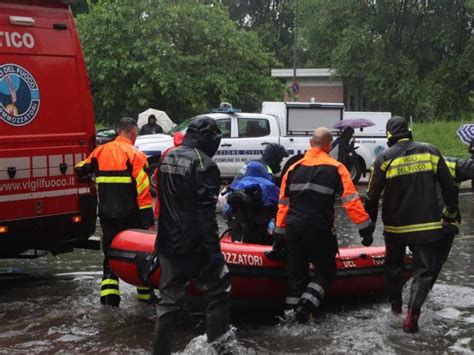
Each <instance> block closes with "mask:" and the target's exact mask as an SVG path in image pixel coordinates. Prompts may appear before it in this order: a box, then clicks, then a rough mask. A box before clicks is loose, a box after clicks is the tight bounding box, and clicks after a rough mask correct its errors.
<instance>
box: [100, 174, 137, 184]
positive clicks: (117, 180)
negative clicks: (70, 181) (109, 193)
mask: <svg viewBox="0 0 474 355" xmlns="http://www.w3.org/2000/svg"><path fill="white" fill-rule="evenodd" d="M95 181H96V182H97V183H98V184H131V183H132V177H131V176H98V177H97V178H96V179H95Z"/></svg>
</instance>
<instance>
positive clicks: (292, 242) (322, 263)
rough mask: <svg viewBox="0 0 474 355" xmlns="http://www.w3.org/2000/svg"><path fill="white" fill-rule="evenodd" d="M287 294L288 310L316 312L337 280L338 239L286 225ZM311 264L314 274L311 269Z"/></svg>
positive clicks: (312, 230) (320, 232)
mask: <svg viewBox="0 0 474 355" xmlns="http://www.w3.org/2000/svg"><path fill="white" fill-rule="evenodd" d="M285 239H286V243H287V258H288V273H289V275H288V295H287V297H286V301H285V303H286V308H287V309H293V308H296V307H297V306H298V305H303V306H304V307H308V306H309V309H310V310H311V312H314V311H316V309H317V308H318V307H319V305H320V303H321V301H322V300H323V298H324V295H325V293H326V292H327V289H328V288H329V286H330V284H331V282H332V281H333V280H334V278H335V277H336V259H335V258H336V254H337V251H338V246H337V239H336V236H335V235H334V234H333V233H332V232H331V231H322V230H318V229H316V228H314V227H313V226H289V225H287V226H286V233H285ZM309 263H311V264H312V265H313V266H314V271H313V270H311V273H310V266H309Z"/></svg>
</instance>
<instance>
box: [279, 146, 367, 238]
mask: <svg viewBox="0 0 474 355" xmlns="http://www.w3.org/2000/svg"><path fill="white" fill-rule="evenodd" d="M336 195H340V196H341V200H342V205H343V206H344V208H345V209H346V211H347V214H348V215H349V217H350V219H351V220H352V222H354V223H355V224H356V225H357V227H358V229H359V230H361V229H363V228H365V227H367V226H369V224H370V222H371V221H370V218H369V215H368V214H367V213H366V212H365V209H364V206H363V205H362V202H361V200H360V197H359V194H358V193H357V189H356V188H355V186H354V184H353V182H352V180H351V177H350V174H349V172H348V171H347V169H346V167H345V166H344V165H343V164H342V163H340V162H338V161H337V160H335V159H333V158H331V157H330V156H329V155H328V154H327V153H326V152H325V151H323V150H322V149H320V148H312V149H310V150H309V151H307V152H306V154H305V155H304V157H303V158H302V159H301V160H299V161H298V162H296V163H295V164H293V165H292V166H291V167H290V168H289V169H288V171H287V172H286V174H285V175H284V176H283V180H282V183H281V188H280V198H279V201H278V213H277V219H276V229H275V232H276V233H280V234H283V233H284V232H285V228H286V225H287V224H289V225H308V226H314V227H315V228H317V229H320V230H327V231H331V230H332V229H333V226H334V201H335V197H336Z"/></svg>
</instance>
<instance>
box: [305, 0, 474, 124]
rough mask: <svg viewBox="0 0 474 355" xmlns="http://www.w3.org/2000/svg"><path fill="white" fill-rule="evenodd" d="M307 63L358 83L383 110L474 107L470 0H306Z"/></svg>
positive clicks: (444, 113)
mask: <svg viewBox="0 0 474 355" xmlns="http://www.w3.org/2000/svg"><path fill="white" fill-rule="evenodd" d="M301 1H302V8H303V10H302V13H303V22H304V36H305V43H306V46H307V48H308V52H309V53H310V64H311V65H316V66H328V67H332V68H335V69H336V70H337V72H338V74H339V75H340V76H342V77H343V78H344V79H345V80H346V81H348V82H351V81H353V82H357V83H359V84H361V85H362V86H363V87H364V92H365V94H366V95H367V96H368V97H369V99H370V100H371V101H372V102H375V103H377V104H379V106H380V107H381V109H382V110H389V111H392V112H394V113H397V114H402V115H406V116H409V115H413V116H414V117H415V118H416V119H419V118H420V119H423V118H427V117H447V118H453V117H459V116H460V115H462V113H463V112H468V111H469V110H471V109H472V108H471V107H470V103H469V96H470V95H472V92H473V90H474V60H473V59H474V42H473V38H472V34H471V33H472V24H473V20H474V16H473V6H472V0H468V1H463V0H458V1H445V0H431V1H419V0H397V1H392V0H377V1H375V0H369V1H345V0H301Z"/></svg>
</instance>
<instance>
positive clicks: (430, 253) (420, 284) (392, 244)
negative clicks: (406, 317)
mask: <svg viewBox="0 0 474 355" xmlns="http://www.w3.org/2000/svg"><path fill="white" fill-rule="evenodd" d="M385 246H386V254H385V287H386V290H387V294H388V298H389V301H390V302H391V303H392V304H393V303H401V302H402V287H403V284H402V273H403V271H404V259H405V250H406V247H407V246H409V247H410V250H411V252H412V253H413V282H412V284H411V290H410V300H409V301H408V308H409V309H411V310H412V313H413V314H414V315H419V314H420V310H421V306H422V305H423V303H424V302H425V300H426V297H427V296H428V293H429V292H430V290H431V287H432V285H433V283H434V281H435V279H436V260H437V252H438V248H439V242H432V243H427V244H416V245H415V244H408V243H406V242H404V241H402V240H400V239H396V238H394V237H385Z"/></svg>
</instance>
